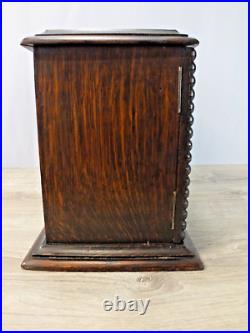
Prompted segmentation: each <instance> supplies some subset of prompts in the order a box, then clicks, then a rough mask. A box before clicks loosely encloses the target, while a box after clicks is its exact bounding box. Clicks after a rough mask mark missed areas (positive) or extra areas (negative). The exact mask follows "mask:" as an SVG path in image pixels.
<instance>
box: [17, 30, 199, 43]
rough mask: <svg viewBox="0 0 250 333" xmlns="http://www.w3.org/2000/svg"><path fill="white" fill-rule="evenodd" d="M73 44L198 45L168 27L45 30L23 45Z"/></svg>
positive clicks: (26, 40) (28, 39)
mask: <svg viewBox="0 0 250 333" xmlns="http://www.w3.org/2000/svg"><path fill="white" fill-rule="evenodd" d="M62 44H63V45H72V44H166V45H175V46H193V47H194V46H196V45H198V44H199V42H198V40H197V39H195V38H191V37H188V35H187V34H181V33H179V32H178V31H177V30H167V29H129V30H126V29H124V30H109V31H80V30H45V31H44V32H43V33H40V34H36V35H35V36H32V37H26V38H24V39H23V40H22V42H21V45H23V46H25V47H33V46H36V45H62Z"/></svg>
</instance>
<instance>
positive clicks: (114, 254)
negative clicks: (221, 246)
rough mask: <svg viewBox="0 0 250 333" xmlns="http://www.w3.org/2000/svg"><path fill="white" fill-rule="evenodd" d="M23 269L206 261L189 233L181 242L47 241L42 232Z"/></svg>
mask: <svg viewBox="0 0 250 333" xmlns="http://www.w3.org/2000/svg"><path fill="white" fill-rule="evenodd" d="M22 268H24V269H27V270H45V271H72V272H81V271H83V272H85V271H92V272H93V271H179V270H187V271H191V270H201V269H203V268H204V267H203V264H202V262H201V260H200V258H199V255H198V254H197V251H196V250H195V248H194V246H193V243H192V241H191V240H190V238H189V237H188V235H186V237H185V241H184V242H183V243H182V244H173V243H152V244H151V243H124V244H122V243H120V244H98V245H97V244H79V243H75V244H62V243H58V244H47V243H46V237H45V232H44V230H43V231H42V232H41V233H40V235H39V236H38V238H37V240H36V241H35V243H34V245H33V246H32V248H31V249H30V251H29V253H28V254H27V256H26V257H25V259H24V261H23V263H22Z"/></svg>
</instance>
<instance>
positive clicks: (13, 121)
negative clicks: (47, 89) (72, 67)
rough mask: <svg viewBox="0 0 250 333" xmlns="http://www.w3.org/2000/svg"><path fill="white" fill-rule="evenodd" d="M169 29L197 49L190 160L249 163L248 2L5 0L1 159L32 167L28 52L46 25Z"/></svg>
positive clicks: (32, 109)
mask: <svg viewBox="0 0 250 333" xmlns="http://www.w3.org/2000/svg"><path fill="white" fill-rule="evenodd" d="M53 28H55V29H56V28H61V29H83V30H84V29H85V30H88V29H89V30H91V29H115V28H167V29H171V28H173V29H177V30H178V31H180V32H183V33H188V34H189V35H191V36H193V37H196V38H198V39H199V40H200V46H199V47H198V48H197V52H198V56H197V60H196V65H197V72H196V80H197V84H196V87H195V90H196V98H195V123H194V138H193V143H194V148H193V151H192V153H193V164H229V163H230V164H231V163H232V164H239V163H247V72H248V70H247V4H246V3H145V2H144V3H69V2H67V3H63V2H62V3H60V2H58V3H45V2H41V3H32V2H30V3H29V2H23V3H3V162H4V163H3V164H4V167H33V166H38V147H37V131H36V114H35V94H34V83H33V59H32V53H31V52H28V51H27V50H26V49H24V48H22V47H21V46H19V44H20V41H21V39H22V38H23V37H26V36H29V35H33V34H35V33H39V32H42V31H43V30H45V29H53Z"/></svg>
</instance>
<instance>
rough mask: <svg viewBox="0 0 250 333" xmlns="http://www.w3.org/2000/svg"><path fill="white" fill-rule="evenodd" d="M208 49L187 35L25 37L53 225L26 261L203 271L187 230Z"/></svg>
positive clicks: (84, 267) (48, 219)
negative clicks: (201, 51) (203, 58)
mask: <svg viewBox="0 0 250 333" xmlns="http://www.w3.org/2000/svg"><path fill="white" fill-rule="evenodd" d="M197 44H198V41H197V40H196V39H194V38H190V37H188V35H185V34H180V33H178V32H177V31H176V30H123V31H108V32H84V31H63V30H55V31H50V30H49V31H45V32H44V33H42V34H38V35H35V36H33V37H27V38H24V39H23V41H22V42H21V45H23V46H25V47H26V48H28V49H31V50H32V51H33V53H34V73H35V91H36V108H37V123H38V139H39V155H40V169H41V182H42V195H43V210H44V223H45V228H44V230H43V231H42V232H41V234H40V235H39V236H38V238H37V240H36V242H35V243H34V245H33V247H32V248H31V249H30V251H29V253H28V254H27V256H26V258H25V259H24V261H23V263H22V267H23V268H25V269H33V270H54V271H57V270H63V271H98V270H101V271H115V270H116V271H117V270H118V271H119V270H131V271H138V270H196V269H202V268H203V265H202V262H201V260H200V258H199V256H198V255H197V252H196V251H195V249H194V248H193V246H192V243H191V241H190V239H189V238H188V236H187V235H185V229H186V218H187V206H188V194H189V193H188V185H189V173H190V165H189V163H190V160H191V154H190V150H191V146H192V144H191V141H190V138H191V136H192V129H191V126H192V123H193V116H192V112H193V109H194V105H193V98H194V90H193V85H194V83H195V79H194V76H193V74H194V71H195V65H194V59H195V51H194V47H195V46H196V45H197ZM34 222H35V221H34Z"/></svg>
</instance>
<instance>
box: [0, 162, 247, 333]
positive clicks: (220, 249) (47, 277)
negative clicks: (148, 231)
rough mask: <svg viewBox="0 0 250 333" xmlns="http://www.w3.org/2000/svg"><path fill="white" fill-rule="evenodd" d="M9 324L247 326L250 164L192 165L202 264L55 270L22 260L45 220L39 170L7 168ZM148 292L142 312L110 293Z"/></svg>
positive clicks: (195, 233) (191, 223)
mask: <svg viewBox="0 0 250 333" xmlns="http://www.w3.org/2000/svg"><path fill="white" fill-rule="evenodd" d="M3 177H4V193H3V208H4V212H3V223H4V225H3V329H4V330H87V329H89V330H90V329H106V330H107V329H119V330H126V329H127V330H129V329H141V330H149V329H152V330H153V329H158V330H198V329H199V330H209V329H210V330H216V329H217V330H222V329H223V330H246V329H247V295H246V294H247V241H246V238H247V237H246V235H247V167H246V166H203V167H193V169H192V177H191V178H192V182H191V184H192V185H191V188H190V190H191V197H190V209H189V218H188V231H189V234H190V236H191V238H192V240H193V242H194V243H195V245H196V247H197V249H198V250H199V253H200V255H201V257H202V259H203V261H204V263H205V266H206V267H205V270H204V271H198V272H155V273H149V272H148V273H58V272H57V273H53V272H32V271H24V270H22V269H21V268H20V263H21V260H22V259H23V257H24V255H25V254H26V252H27V251H28V249H29V248H30V246H31V244H32V243H33V241H34V239H35V238H36V236H37V234H38V233H39V231H40V230H41V228H42V225H43V216H42V203H41V189H40V180H39V173H38V171H37V170H26V169H22V170H21V169H19V170H15V169H12V170H5V171H4V175H3ZM117 295H118V296H120V297H121V298H123V299H125V300H129V299H147V298H149V299H150V304H149V307H148V310H147V312H146V314H145V315H139V314H138V313H135V312H129V311H124V312H118V311H110V312H105V311H104V310H103V301H104V300H105V299H110V300H112V299H114V297H115V296H117Z"/></svg>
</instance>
